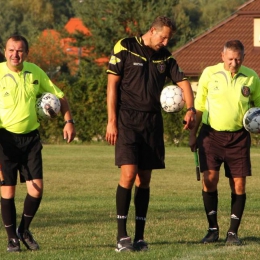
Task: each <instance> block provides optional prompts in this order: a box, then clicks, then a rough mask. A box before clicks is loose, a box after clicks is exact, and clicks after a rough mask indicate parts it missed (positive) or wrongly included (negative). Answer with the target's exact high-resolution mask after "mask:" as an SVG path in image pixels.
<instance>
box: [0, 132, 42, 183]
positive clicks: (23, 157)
mask: <svg viewBox="0 0 260 260" xmlns="http://www.w3.org/2000/svg"><path fill="white" fill-rule="evenodd" d="M41 150H42V144H41V141H40V136H39V132H38V130H34V131H32V132H30V133H28V134H14V133H11V132H8V131H6V130H5V129H3V128H2V129H0V164H1V166H2V172H3V175H4V180H5V185H10V186H14V185H16V184H17V175H18V172H19V173H20V181H21V182H25V181H27V180H34V179H42V176H43V170H42V154H41Z"/></svg>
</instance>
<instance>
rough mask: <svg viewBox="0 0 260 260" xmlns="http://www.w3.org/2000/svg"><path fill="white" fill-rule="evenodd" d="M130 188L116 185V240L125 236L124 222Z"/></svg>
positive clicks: (129, 198)
mask: <svg viewBox="0 0 260 260" xmlns="http://www.w3.org/2000/svg"><path fill="white" fill-rule="evenodd" d="M131 193H132V189H125V188H123V187H121V186H120V185H118V187H117V191H116V213H117V240H119V239H120V238H122V237H127V231H126V222H127V215H128V211H129V207H130V202H131Z"/></svg>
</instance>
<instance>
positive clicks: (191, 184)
mask: <svg viewBox="0 0 260 260" xmlns="http://www.w3.org/2000/svg"><path fill="white" fill-rule="evenodd" d="M259 158H260V153H259V150H257V149H256V148H253V149H252V166H253V176H252V177H250V178H248V179H247V180H248V182H247V204H246V209H245V212H244V216H243V220H242V223H241V227H240V232H239V236H240V238H241V239H242V240H243V241H244V243H245V244H244V245H243V246H240V247H227V246H225V244H224V238H225V234H226V231H227V229H228V226H229V215H230V190H229V186H228V180H227V179H226V178H225V177H224V173H223V171H222V172H221V178H220V183H219V212H218V216H219V225H220V241H219V242H218V243H216V244H212V245H201V244H200V243H199V241H200V239H201V238H202V237H203V236H204V235H205V233H206V229H207V222H206V216H205V212H204V209H203V204H202V198H201V183H200V182H198V181H197V180H196V176H195V166H194V161H193V154H192V153H191V152H190V150H189V148H175V147H166V169H165V170H156V171H154V172H153V175H152V182H151V199H150V205H149V211H148V216H147V224H146V233H145V239H146V240H147V241H148V242H149V247H150V250H149V251H148V252H145V253H124V254H122V253H121V254H120V253H116V252H115V251H114V248H115V242H116V241H115V239H116V219H115V215H116V212H115V191H116V187H117V183H118V179H119V169H118V168H117V167H116V166H114V147H112V146H108V145H89V146H83V145H82V146H81V145H79V146H77V145H60V146H58V145H57V146H54V145H45V146H44V149H43V159H44V180H45V181H44V184H45V190H44V196H43V200H42V204H41V206H40V208H39V211H38V213H37V215H36V217H35V219H34V221H33V223H32V225H31V231H32V232H33V234H34V235H35V238H36V239H37V241H38V242H39V244H40V247H41V250H39V251H37V252H30V251H27V250H25V248H24V247H22V249H23V250H22V252H21V253H18V254H16V253H7V252H6V245H7V239H6V233H5V230H4V227H3V225H1V228H0V251H1V253H0V254H1V259H5V260H8V259H30V260H31V259H37V260H41V259H44V260H46V259H51V260H56V259H66V260H67V259H71V260H72V259H75V260H81V259H106V260H108V259H122V258H123V259H124V260H127V259H178V260H179V259H190V260H203V259H205V260H206V259H207V260H210V259H214V260H215V259H217V260H219V259H236V260H245V259H258V258H259V254H260V247H259V242H260V218H259V214H260V203H259V201H260V191H259V186H260V176H259V171H258V169H259V168H260V160H259ZM25 193H26V189H25V185H24V184H18V185H17V194H16V205H17V216H18V218H17V222H18V223H19V220H20V216H21V213H22V206H23V199H24V196H25ZM133 212H134V207H133V201H132V203H131V208H130V214H129V220H128V232H129V235H131V236H132V237H133V233H134V215H133Z"/></svg>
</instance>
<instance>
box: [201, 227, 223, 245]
mask: <svg viewBox="0 0 260 260" xmlns="http://www.w3.org/2000/svg"><path fill="white" fill-rule="evenodd" d="M218 238H219V230H218V229H216V228H214V229H213V228H209V229H208V233H207V235H206V236H205V237H204V238H203V239H202V240H201V243H203V244H208V243H214V242H217V241H218Z"/></svg>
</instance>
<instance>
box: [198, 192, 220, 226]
mask: <svg viewBox="0 0 260 260" xmlns="http://www.w3.org/2000/svg"><path fill="white" fill-rule="evenodd" d="M202 198H203V202H204V208H205V212H206V215H207V219H208V223H209V228H217V229H218V220H217V212H218V191H217V190H216V191H214V192H205V191H202Z"/></svg>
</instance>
